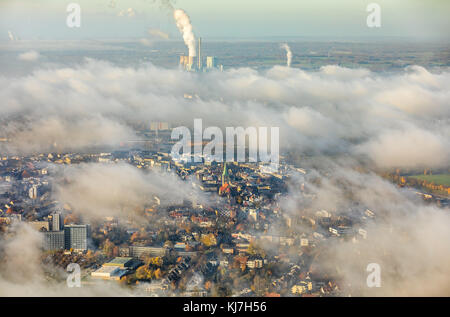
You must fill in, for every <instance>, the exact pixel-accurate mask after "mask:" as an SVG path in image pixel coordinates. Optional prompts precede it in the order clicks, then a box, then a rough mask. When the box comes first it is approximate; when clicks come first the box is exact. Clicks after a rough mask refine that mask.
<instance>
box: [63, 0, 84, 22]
mask: <svg viewBox="0 0 450 317" xmlns="http://www.w3.org/2000/svg"><path fill="white" fill-rule="evenodd" d="M66 11H67V12H69V15H68V16H67V19H66V24H67V27H69V28H75V27H76V28H79V27H81V6H80V5H79V4H78V3H69V4H68V5H67V8H66Z"/></svg>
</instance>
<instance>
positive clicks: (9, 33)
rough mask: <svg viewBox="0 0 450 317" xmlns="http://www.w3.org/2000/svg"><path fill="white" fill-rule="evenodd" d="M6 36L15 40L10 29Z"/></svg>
mask: <svg viewBox="0 0 450 317" xmlns="http://www.w3.org/2000/svg"><path fill="white" fill-rule="evenodd" d="M8 37H9V39H10V40H11V41H15V40H16V38H15V37H14V35H13V34H12V32H11V31H8Z"/></svg>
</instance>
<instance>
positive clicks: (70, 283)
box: [66, 263, 81, 288]
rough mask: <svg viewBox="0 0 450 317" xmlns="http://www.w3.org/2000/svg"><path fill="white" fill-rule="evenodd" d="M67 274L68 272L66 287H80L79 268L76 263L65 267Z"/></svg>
mask: <svg viewBox="0 0 450 317" xmlns="http://www.w3.org/2000/svg"><path fill="white" fill-rule="evenodd" d="M67 272H69V273H70V274H69V276H67V279H66V282H67V287H70V288H72V287H81V268H80V265H79V264H77V263H70V264H69V265H68V266H67Z"/></svg>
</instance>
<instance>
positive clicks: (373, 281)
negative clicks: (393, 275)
mask: <svg viewBox="0 0 450 317" xmlns="http://www.w3.org/2000/svg"><path fill="white" fill-rule="evenodd" d="M366 271H367V272H370V274H369V275H368V276H367V279H366V284H367V287H370V288H372V287H381V267H380V265H379V264H378V263H369V264H368V265H367V268H366Z"/></svg>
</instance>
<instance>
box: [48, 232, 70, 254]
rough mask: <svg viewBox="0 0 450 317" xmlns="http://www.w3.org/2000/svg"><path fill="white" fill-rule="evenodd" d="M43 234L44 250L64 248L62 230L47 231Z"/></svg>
mask: <svg viewBox="0 0 450 317" xmlns="http://www.w3.org/2000/svg"><path fill="white" fill-rule="evenodd" d="M43 234H44V249H45V250H64V247H65V243H64V231H47V232H43Z"/></svg>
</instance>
